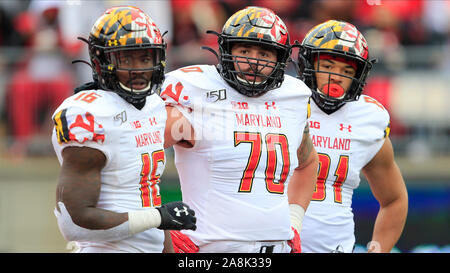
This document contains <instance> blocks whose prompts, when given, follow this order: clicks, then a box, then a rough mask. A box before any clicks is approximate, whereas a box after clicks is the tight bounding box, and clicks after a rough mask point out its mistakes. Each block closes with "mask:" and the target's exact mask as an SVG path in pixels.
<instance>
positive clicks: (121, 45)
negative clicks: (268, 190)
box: [52, 6, 196, 253]
mask: <svg viewBox="0 0 450 273" xmlns="http://www.w3.org/2000/svg"><path fill="white" fill-rule="evenodd" d="M86 42H88V44H89V55H90V59H91V65H92V71H93V76H94V82H93V83H91V84H88V85H86V86H82V87H81V88H79V89H78V90H77V91H78V92H77V93H76V94H75V95H73V96H71V97H69V98H67V99H66V100H65V101H64V102H63V103H62V104H61V105H60V107H59V108H58V109H57V110H56V111H55V113H54V115H53V120H54V124H55V128H54V130H53V136H52V142H53V147H54V149H55V152H56V154H57V156H58V159H59V161H60V163H61V165H62V166H61V172H60V176H59V182H58V186H57V196H56V199H57V204H56V208H55V215H56V217H57V221H58V225H59V229H60V231H61V233H62V235H63V236H64V238H65V239H66V240H68V241H75V242H76V243H77V245H78V247H79V250H78V251H79V252H82V253H86V252H162V251H163V246H164V245H163V243H164V242H165V234H164V231H163V230H168V229H175V230H177V229H195V222H196V218H195V216H194V211H192V210H191V209H190V208H189V206H188V205H186V204H184V203H182V202H171V203H167V204H162V201H161V196H160V189H159V185H158V183H159V181H160V179H159V178H160V176H161V175H162V173H163V170H164V165H165V154H164V147H163V145H164V129H165V122H166V117H167V116H166V110H165V105H164V102H163V101H162V100H161V98H160V97H159V96H158V95H157V94H155V92H159V89H160V88H161V84H162V82H163V79H164V67H165V50H166V44H165V42H164V40H163V38H162V36H161V33H160V31H159V29H158V28H157V26H156V25H155V23H154V22H153V20H152V19H151V18H150V17H149V16H148V15H146V14H145V13H144V12H143V11H142V10H140V9H139V8H135V7H130V6H120V7H113V8H110V9H108V10H107V11H106V12H105V13H104V14H103V15H102V16H100V18H98V20H97V21H96V23H95V24H94V26H93V27H92V30H91V32H90V35H89V40H88V41H86ZM167 234H168V232H167ZM166 239H168V240H167V241H166V242H165V243H166V249H167V250H169V251H170V250H171V240H170V236H167V238H166ZM172 250H173V249H172Z"/></svg>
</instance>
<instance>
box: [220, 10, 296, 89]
mask: <svg viewBox="0 0 450 273" xmlns="http://www.w3.org/2000/svg"><path fill="white" fill-rule="evenodd" d="M218 37H219V39H218V43H219V66H218V68H219V72H220V75H221V76H222V78H223V79H224V80H225V81H226V82H227V83H228V84H229V85H230V86H232V87H233V88H234V89H236V90H237V91H238V92H239V93H241V94H243V95H245V96H249V97H254V96H261V95H262V94H264V93H266V92H267V91H269V90H272V89H275V88H278V87H279V86H280V85H281V83H282V82H283V80H284V71H285V68H286V65H287V61H288V59H289V57H290V55H291V46H290V44H289V34H288V32H287V28H286V26H285V24H284V23H283V21H281V19H280V18H279V17H278V16H277V15H276V14H275V13H273V12H272V11H270V10H268V9H265V8H259V7H247V8H246V9H243V10H240V11H238V12H236V13H235V14H234V15H232V16H231V17H230V18H229V19H228V20H227V22H226V23H225V25H224V27H223V29H222V33H220V34H218ZM236 45H237V46H239V45H242V46H248V47H252V46H254V47H259V48H261V49H262V50H267V51H273V52H275V55H276V57H277V60H276V61H270V60H267V59H265V58H264V59H263V58H254V57H248V56H239V55H233V54H232V50H233V47H234V46H236ZM242 65H244V66H249V67H251V69H248V70H247V71H243V70H242V69H241V68H240V66H242ZM268 68H271V72H270V73H267V72H264V71H267V70H268ZM258 79H260V80H258Z"/></svg>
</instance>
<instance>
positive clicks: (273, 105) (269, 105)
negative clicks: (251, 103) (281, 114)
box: [265, 101, 277, 110]
mask: <svg viewBox="0 0 450 273" xmlns="http://www.w3.org/2000/svg"><path fill="white" fill-rule="evenodd" d="M265 104H266V109H267V110H269V107H272V108H273V109H277V108H276V107H275V102H274V101H272V104H269V103H268V102H267V101H266V102H265Z"/></svg>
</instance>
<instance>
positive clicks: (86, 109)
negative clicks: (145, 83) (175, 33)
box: [52, 90, 167, 252]
mask: <svg viewBox="0 0 450 273" xmlns="http://www.w3.org/2000/svg"><path fill="white" fill-rule="evenodd" d="M166 118H167V113H166V110H165V106H164V102H163V101H162V100H161V98H160V97H159V96H158V95H156V94H155V95H151V96H148V97H147V99H146V104H145V106H144V107H143V108H142V109H141V110H138V109H137V108H135V107H134V106H133V105H132V104H130V103H128V102H126V101H125V100H124V99H122V98H121V97H120V96H119V95H117V94H116V93H114V92H110V91H103V90H88V91H83V92H79V93H77V94H75V95H73V96H71V97H69V98H67V99H66V100H65V101H64V102H63V103H62V104H61V105H60V106H59V108H58V109H57V110H56V111H55V113H54V115H53V120H54V123H55V129H54V130H53V136H52V142H53V147H54V149H55V152H56V155H57V156H58V159H59V161H60V163H61V164H62V162H63V158H62V155H61V152H62V150H63V149H64V148H65V147H68V146H79V147H81V146H83V147H90V148H94V149H97V150H100V151H101V152H103V154H104V155H105V157H106V164H105V167H104V168H103V169H102V171H101V189H100V196H99V200H98V204H97V207H98V208H102V209H106V210H110V211H114V212H119V213H121V212H128V211H131V210H139V209H145V208H148V207H159V206H160V205H161V196H160V192H159V185H158V183H159V181H160V179H159V177H160V176H161V175H162V173H163V171H164V166H165V154H164V146H163V144H164V128H165V123H166ZM63 202H64V200H63ZM163 241H164V233H163V231H162V230H159V229H156V228H153V229H149V230H147V231H144V232H141V233H138V234H136V235H134V236H132V237H130V238H127V239H125V240H123V241H115V242H107V243H95V242H80V243H79V245H80V246H81V247H89V246H91V247H100V248H106V249H110V250H113V251H114V250H117V251H127V252H161V251H162V248H163Z"/></svg>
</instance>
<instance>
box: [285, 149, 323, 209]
mask: <svg viewBox="0 0 450 273" xmlns="http://www.w3.org/2000/svg"><path fill="white" fill-rule="evenodd" d="M318 164H319V160H318V157H317V153H316V151H315V150H313V151H312V152H311V154H310V156H309V158H308V160H307V161H306V162H305V163H304V164H302V166H299V167H298V168H296V169H295V170H294V173H293V175H292V177H291V179H290V181H289V186H288V200H289V204H298V205H300V206H302V207H303V208H304V209H305V210H306V209H307V208H308V205H309V202H310V201H311V198H312V195H313V192H314V188H315V185H316V180H317V167H318Z"/></svg>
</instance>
